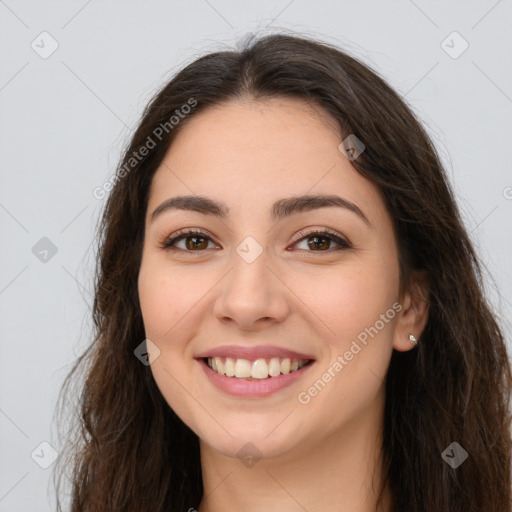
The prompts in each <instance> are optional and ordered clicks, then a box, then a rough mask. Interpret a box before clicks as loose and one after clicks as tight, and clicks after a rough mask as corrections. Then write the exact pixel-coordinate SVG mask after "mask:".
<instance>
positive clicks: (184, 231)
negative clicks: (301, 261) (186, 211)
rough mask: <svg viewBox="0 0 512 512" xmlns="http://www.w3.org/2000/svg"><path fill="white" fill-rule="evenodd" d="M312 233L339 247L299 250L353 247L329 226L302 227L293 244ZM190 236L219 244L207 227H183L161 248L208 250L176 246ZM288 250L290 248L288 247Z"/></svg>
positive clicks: (160, 244) (166, 237)
mask: <svg viewBox="0 0 512 512" xmlns="http://www.w3.org/2000/svg"><path fill="white" fill-rule="evenodd" d="M312 235H325V236H326V237H327V238H330V239H331V240H332V241H333V242H334V243H335V244H337V245H338V249H329V250H327V251H305V250H304V249H298V250H299V251H303V252H307V253H312V254H318V255H321V254H325V253H332V252H336V251H338V250H341V249H350V248H352V247H353V246H352V243H351V242H350V241H349V240H348V238H347V237H345V236H344V235H342V234H341V233H338V232H337V231H335V230H333V229H330V228H327V227H319V226H317V227H308V228H303V229H301V230H300V231H299V232H298V233H297V234H296V235H295V236H294V240H293V241H292V242H291V246H294V245H296V244H297V243H298V242H301V241H303V240H304V239H306V238H308V237H310V236H312ZM189 237H198V238H205V239H207V240H208V241H211V242H212V243H214V244H216V245H219V244H217V242H215V237H213V236H212V235H211V234H210V233H209V232H208V231H207V230H206V229H203V228H194V227H190V228H181V229H179V230H178V231H175V232H174V233H171V234H170V235H166V236H164V237H163V238H162V239H161V240H160V241H159V246H160V248H162V249H164V250H173V249H176V250H177V251H181V252H188V253H202V252H205V251H206V250H199V251H189V250H185V249H179V248H176V247H175V246H174V245H171V244H175V243H176V242H178V241H181V240H184V239H186V238H189ZM287 250H288V248H287Z"/></svg>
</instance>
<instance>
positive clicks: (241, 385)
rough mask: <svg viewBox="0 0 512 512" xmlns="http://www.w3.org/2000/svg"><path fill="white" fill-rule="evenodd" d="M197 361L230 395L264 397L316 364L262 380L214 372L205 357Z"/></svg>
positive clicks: (207, 374) (289, 382) (212, 380)
mask: <svg viewBox="0 0 512 512" xmlns="http://www.w3.org/2000/svg"><path fill="white" fill-rule="evenodd" d="M197 362H198V363H199V364H200V365H201V367H202V369H203V371H204V372H205V374H206V376H207V377H208V378H209V379H210V382H211V383H212V384H213V385H214V386H215V387H216V388H218V389H220V390H221V391H223V392H224V393H227V394H228V395H233V396H239V397H244V398H262V397H265V396H269V395H271V394H273V393H276V392H277V391H279V390H281V389H283V388H285V387H287V386H290V385H291V384H293V383H294V382H296V381H297V380H298V379H300V378H301V377H302V376H303V375H304V374H305V373H306V372H307V371H308V370H309V368H310V367H311V366H313V364H314V362H311V363H309V364H308V365H306V366H303V367H302V368H301V369H300V370H296V371H294V372H292V373H288V374H287V375H279V376H278V377H269V378H267V379H261V380H244V379H237V378H236V377H226V376H225V375H220V374H219V373H217V372H214V371H213V370H212V369H211V368H210V367H209V366H208V365H207V364H206V362H205V361H204V360H203V359H197Z"/></svg>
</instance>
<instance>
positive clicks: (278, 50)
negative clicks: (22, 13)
mask: <svg viewBox="0 0 512 512" xmlns="http://www.w3.org/2000/svg"><path fill="white" fill-rule="evenodd" d="M98 235H99V241H100V253H99V265H98V268H97V274H96V294H95V301H94V322H95V326H96V336H95V339H94V342H93V343H92V344H91V346H90V347H89V349H88V350H87V351H86V353H84V354H83V355H82V356H81V357H80V359H79V360H78V361H77V363H76V365H75V367H74V368H73V370H72V372H71V374H70V375H69V376H68V379H66V386H67V383H68V380H69V379H70V378H71V376H72V375H74V374H75V373H76V371H77V369H78V368H81V367H82V365H84V364H85V365H87V366H86V369H85V382H84V384H83V391H82V393H81V397H80V408H81V410H80V429H78V430H77V432H76V435H75V436H74V438H73V439H72V443H71V444H70V446H69V450H68V458H67V459H64V464H71V466H70V467H72V468H73V469H72V474H71V476H70V478H71V480H72V483H73V488H72V495H71V497H72V506H71V510H72V511H73V512H75V511H77V512H78V511H91V512H92V511H113V510H115V511H122V510H126V511H134V510H144V511H180V510H183V511H186V510H189V511H192V510H199V511H200V512H213V511H218V510H226V509H227V508H229V509H231V510H244V511H259V510H266V511H273V510H276V511H277V510H279V511H295V510H308V511H317V510H318V511H320V510H321V511H349V510H350V511H352V512H354V511H356V512H363V511H373V510H380V511H386V512H388V511H397V512H402V511H406V510H407V511H408V512H413V511H418V512H419V511H424V512H434V511H435V512H439V511H450V512H451V511H455V510H460V511H473V510H474V511H477V510H478V511H482V510H486V512H504V511H510V510H511V490H510V480H511V478H510V477H511V474H510V460H511V459H510V452H511V439H510V419H511V418H510V409H509V399H510V391H511V385H512V376H511V370H510V363H509V359H508V355H507V351H506V346H505V343H504V339H503V335H502V332H501V331H500V327H499V326H498V324H497V321H496V318H495V317H494V316H493V314H492V312H491V310H490V308H489V306H488V303H487V302H486V299H485V297H484V295H483V291H482V278H481V271H480V264H479V261H478V259H477V256H476V255H475V252H474V249H473V247H472V245H471V242H470V240H469V237H468V234H467V232H466V231H465V228H464V226H463V223H462V221H461V218H460V215H459V212H458V209H457V206H456V203H455V200H454V197H453V192H452V190H451V188H450V185H449V183H448V180H447V177H446V174H445V171H444V169H443V168H442V165H441V163H440V160H439V157H438V155H437V153H436V150H435V148H434V147H433V145H432V142H431V141H430V139H429V138H428V136H427V135H426V133H425V131H424V129H423V128H422V127H421V125H420V124H419V122H418V121H417V120H416V119H415V117H414V116H413V114H412V113H411V111H410V110H409V108H408V107H407V106H406V105H405V104H404V102H403V101H402V100H401V98H400V97H399V96H398V95H397V94H396V93H395V92H394V91H393V90H391V88H390V87H389V86H388V85H387V84H386V83H385V82H384V81H383V79H381V78H380V77H379V76H377V74H376V73H375V72H373V71H371V70H370V69H368V68H367V67H366V66H365V65H363V64H362V63H360V62H358V61H357V60H355V59H353V58H351V57H349V56H348V55H346V54H345V53H343V52H342V51H340V50H339V49H336V48H334V47H331V46H329V45H327V44H325V43H321V42H316V41H313V40H310V39H304V38H300V37H293V36H289V35H273V36H269V37H265V38H262V39H260V40H257V41H254V42H252V43H251V46H249V47H247V48H245V49H244V50H243V51H241V52H237V51H226V52H219V53H213V54H210V55H206V56H204V57H202V58H199V59H198V60H196V61H195V62H193V63H192V64H190V65H189V66H187V67H186V68H185V69H183V70H182V71H181V72H179V73H178V74H177V75H176V76H175V77H174V78H173V79H172V80H171V81H170V82H169V83H168V84H167V85H166V86H165V87H164V88H163V89H162V91H161V92H159V93H158V95H157V96H156V97H155V98H154V99H153V100H152V101H151V103H150V104H149V105H148V107H147V108H146V110H145V112H144V114H143V117H142V120H141V122H140V124H139V127H138V128H137V130H136V132H135V134H134V135H133V138H132V140H131V142H130V144H129V146H128V148H127V149H126V152H125V155H124V158H123V160H122V162H121V163H120V166H119V171H118V174H117V176H116V179H115V180H114V183H113V189H112V191H111V193H110V195H109V197H108V202H107V204H106V208H105V211H104V215H103V218H102V223H101V226H100V230H99V233H98Z"/></svg>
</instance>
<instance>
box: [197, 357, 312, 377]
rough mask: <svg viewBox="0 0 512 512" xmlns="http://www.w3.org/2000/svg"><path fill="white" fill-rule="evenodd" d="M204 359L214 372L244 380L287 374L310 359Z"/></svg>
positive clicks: (304, 364) (298, 368) (306, 363)
mask: <svg viewBox="0 0 512 512" xmlns="http://www.w3.org/2000/svg"><path fill="white" fill-rule="evenodd" d="M204 361H205V362H206V364H207V365H208V367H209V368H211V369H212V370H213V371H214V372H216V373H218V374H219V375H225V376H226V377H233V378H236V379H244V380H263V379H270V378H273V377H279V376H280V375H288V374H290V373H293V372H296V371H297V370H300V369H301V368H303V367H304V366H306V365H308V364H309V363H310V362H311V360H310V359H291V358H289V357H284V358H279V357H272V358H270V359H264V358H260V359H255V360H252V361H251V360H249V359H241V358H239V359H236V358H232V357H208V358H204Z"/></svg>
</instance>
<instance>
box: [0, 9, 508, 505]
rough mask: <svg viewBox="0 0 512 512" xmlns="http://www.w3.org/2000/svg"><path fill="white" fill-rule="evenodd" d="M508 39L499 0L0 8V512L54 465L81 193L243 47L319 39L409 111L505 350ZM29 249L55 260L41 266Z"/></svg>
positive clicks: (91, 212)
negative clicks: (479, 263)
mask: <svg viewBox="0 0 512 512" xmlns="http://www.w3.org/2000/svg"><path fill="white" fill-rule="evenodd" d="M511 22H512V2H511V1H510V0H501V1H495V0H490V1H487V0H485V1H483V0H480V1H467V0H466V1H464V2H455V1H452V2H448V1H443V2H441V1H425V0H415V1H409V0H400V1H382V0H381V1H359V2H356V1H343V2H340V1H337V2H335V1H325V0H324V1H315V2H312V1H310V2H307V1H304V0H291V1H290V0H282V1H281V0H279V1H270V0H268V1H258V2H235V1H234V0H209V1H206V0H193V1H189V2H184V1H180V2H178V1H167V2H164V1H156V0H153V1H147V2H142V1H136V2H134V1H131V2H130V1H126V0H125V1H105V0H103V1H100V0H92V1H85V0H80V1H66V2H64V1H61V2H43V1H39V2H36V1H31V2H28V1H16V0H5V1H3V0H0V38H1V44H0V62H1V68H0V108H1V115H0V152H1V155H2V158H1V161H0V162H1V166H2V172H1V187H0V229H1V235H2V244H1V245H0V254H1V263H2V264H1V267H0V312H1V313H0V314H1V317H0V326H1V343H2V345H1V357H0V435H1V447H0V460H1V461H2V463H1V465H0V511H10V512H15V511H27V510H31V511H47V510H54V503H55V499H54V497H53V494H52V490H53V487H52V484H51V477H52V475H51V473H52V470H53V468H54V467H55V464H53V465H50V466H49V467H48V468H47V469H44V468H43V467H41V465H47V464H49V463H50V462H51V454H52V450H51V448H50V447H48V446H47V445H43V446H40V443H41V442H45V441H46V442H47V443H50V445H51V446H53V447H54V449H55V450H56V451H57V452H58V451H59V440H58V439H57V438H56V435H55V432H54V430H55V429H54V426H52V422H53V418H52V415H53V411H54V408H55V405H56V399H57V395H58V392H59V388H60V385H61V383H62V382H63V379H64V377H65V375H66V374H67V372H68V371H69V369H70V367H71V363H72V362H73V361H74V360H75V358H76V357H77V355H78V354H79V353H80V352H81V350H82V349H83V348H84V347H85V345H86V344H87V343H88V341H89V335H90V330H91V320H90V307H91V304H92V295H91V290H92V269H93V264H94V257H95V255H94V246H93V245H92V244H93V235H94V227H95V223H96V220H97V218H98V215H99V213H100V210H101V208H102V207H103V204H104V200H97V199H95V198H94V197H93V195H92V190H93V189H94V188H95V187H97V186H102V185H103V183H104V182H105V181H106V180H107V179H108V178H109V177H110V176H111V175H112V174H113V173H114V171H115V166H116V163H117V160H118V158H119V154H120V150H121V148H122V146H123V144H124V142H125V141H126V140H127V137H128V136H129V135H130V133H131V128H132V127H134V126H135V124H136V122H137V119H138V117H139V115H140V113H141V110H142V108H143V106H144V105H145V103H146V102H147V101H148V100H149V98H150V97H151V95H152V94H153V93H154V92H155V91H156V90H157V89H158V87H160V85H161V84H163V82H164V81H165V80H166V79H168V78H170V76H171V75H172V74H173V73H174V72H175V71H177V70H178V69H179V68H181V67H182V66H183V65H185V64H187V63H188V62H190V61H191V60H192V59H193V58H196V57H198V56H199V55H201V54H203V53H205V52H207V51H213V50H218V49H221V48H223V47H224V45H225V44H228V45H235V44H236V41H237V40H238V39H240V38H242V37H243V36H244V35H245V34H247V33H249V32H256V31H261V33H269V32H275V31H278V30H281V29H284V30H293V31H296V32H299V33H303V34H305V35H313V36H314V35H317V36H319V37H320V38H321V39H323V40H325V41H327V42H330V43H334V44H337V45H339V46H341V47H342V48H344V49H345V50H347V51H348V52H349V53H351V54H352V55H353V56H356V57H358V58H360V59H361V60H362V61H364V62H366V63H367V64H369V65H370V66H372V67H373V68H374V69H376V70H377V71H379V72H381V73H382V74H383V75H384V77H386V78H387V80H388V81H389V83H390V84H391V85H392V86H393V87H394V88H395V89H396V90H398V91H399V92H400V93H401V94H403V95H405V99H406V100H407V101H408V102H409V104H410V105H411V106H412V108H413V109H414V111H415V112H416V113H417V114H418V115H419V117H420V118H421V120H422V121H423V122H424V123H425V125H426V127H427V130H428V131H429V133H430V134H431V135H432V137H433V139H434V142H435V143H436V145H437V147H438V148H439V150H440V152H441V155H442V158H443V161H444V163H445V165H446V167H447V170H448V172H449V174H450V176H451V179H452V183H453V185H454V187H455V191H456V193H457V195H458V200H459V205H460V207H461V209H462V212H463V215H464V218H465V221H466V224H467V227H468V230H469V231H470V232H471V236H472V239H473V240H474V242H475V244H476V247H477V250H478V251H479V253H480V255H481V257H482V259H483V261H484V263H485V264H486V266H487V269H488V271H489V274H487V275H486V283H487V287H488V292H489V296H490V298H491V300H492V303H493V304H494V306H495V307H496V309H497V311H498V314H499V315H500V318H501V319H502V322H503V326H504V328H505V332H506V335H507V340H508V342H509V343H510V339H511V337H510V334H511V323H510V321H509V319H510V316H511V312H512V305H511V303H512V278H511V273H510V262H511V260H512V242H511V236H510V219H511V216H512V175H511V157H510V146H511V144H512V142H511V129H510V120H511V114H512V73H511V66H510V57H511V47H512V45H511V41H512V32H511V31H510V30H509V28H510V26H511ZM43 31H46V32H48V33H49V34H50V36H47V35H43V36H40V34H41V33H42V32H43ZM454 31H457V32H458V33H459V34H460V36H461V37H462V38H463V39H461V38H460V37H459V36H457V35H455V36H454V35H451V36H450V34H452V32H454ZM448 36H450V37H448ZM447 38H448V39H447ZM464 40H465V41H467V43H468V44H469V47H468V48H467V50H466V51H464V52H463V53H461V54H460V55H459V53H460V52H461V51H462V50H463V49H464ZM52 41H56V42H57V43H58V48H57V50H56V51H55V52H54V53H53V54H51V55H49V56H48V55H46V54H45V52H46V53H48V52H49V51H50V50H51V48H52V47H51V45H52V44H56V43H53V42H52ZM443 41H445V43H443ZM31 45H33V46H34V47H35V49H33V47H32V46H31ZM36 50H37V51H36ZM450 53H451V55H450ZM41 54H42V55H41ZM43 57H46V58H43ZM455 57H456V58H455ZM43 237H47V238H48V239H49V240H50V241H51V243H52V244H53V245H54V246H55V247H56V249H57V253H56V254H54V255H52V253H51V251H50V252H48V253H47V254H46V253H44V252H39V251H44V250H45V247H46V246H45V245H44V244H48V242H47V241H43V242H40V240H41V239H42V238H43ZM38 243H39V244H43V245H36V244H38ZM34 246H36V249H34V251H33V247H34ZM46 248H47V247H46ZM34 252H35V254H34ZM45 257H46V261H41V259H40V258H43V259H44V258H45ZM491 276H492V278H491ZM509 346H510V345H509ZM34 450H35V452H34ZM31 454H34V455H33V458H32V457H31Z"/></svg>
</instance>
